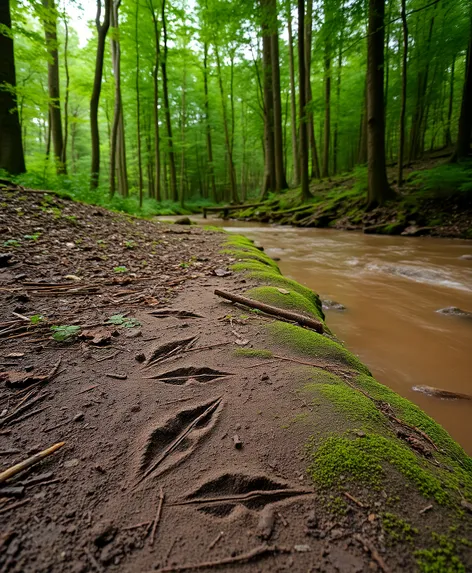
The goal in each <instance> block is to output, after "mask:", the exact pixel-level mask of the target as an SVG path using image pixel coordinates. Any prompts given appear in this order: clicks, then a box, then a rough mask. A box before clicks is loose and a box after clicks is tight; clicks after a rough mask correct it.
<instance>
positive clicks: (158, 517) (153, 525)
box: [151, 487, 165, 545]
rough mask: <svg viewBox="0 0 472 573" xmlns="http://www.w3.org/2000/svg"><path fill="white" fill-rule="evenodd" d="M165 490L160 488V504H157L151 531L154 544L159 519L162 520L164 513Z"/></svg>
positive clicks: (152, 543)
mask: <svg viewBox="0 0 472 573" xmlns="http://www.w3.org/2000/svg"><path fill="white" fill-rule="evenodd" d="M164 498H165V495H164V491H163V490H162V487H161V488H160V490H159V504H158V506H157V511H156V517H155V518H154V523H153V524H152V531H151V545H154V538H155V537H156V531H157V526H158V525H159V521H160V520H161V515H162V505H163V504H164Z"/></svg>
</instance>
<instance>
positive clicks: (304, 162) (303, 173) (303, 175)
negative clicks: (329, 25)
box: [298, 0, 311, 201]
mask: <svg viewBox="0 0 472 573" xmlns="http://www.w3.org/2000/svg"><path fill="white" fill-rule="evenodd" d="M308 1H309V2H311V0H308ZM305 73H306V65H305V0H298V77H299V81H298V92H299V114H300V115H299V124H300V128H299V129H300V183H301V200H302V201H306V200H307V199H309V198H310V197H311V194H310V189H309V186H308V149H307V142H308V137H307V118H306V109H305V108H306V93H307V87H306V75H305Z"/></svg>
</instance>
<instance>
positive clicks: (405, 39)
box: [397, 0, 408, 188]
mask: <svg viewBox="0 0 472 573" xmlns="http://www.w3.org/2000/svg"><path fill="white" fill-rule="evenodd" d="M401 18H402V30H403V54H402V89H401V94H402V102H401V111H400V141H399V151H398V177H397V181H398V187H399V188H401V187H402V185H403V157H404V152H405V115H406V95H407V94H406V87H407V72H408V68H407V65H408V23H407V20H406V0H401Z"/></svg>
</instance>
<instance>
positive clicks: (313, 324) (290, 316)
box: [214, 289, 324, 334]
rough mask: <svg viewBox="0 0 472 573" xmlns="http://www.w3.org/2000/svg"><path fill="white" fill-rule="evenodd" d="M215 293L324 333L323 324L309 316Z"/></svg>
mask: <svg viewBox="0 0 472 573" xmlns="http://www.w3.org/2000/svg"><path fill="white" fill-rule="evenodd" d="M214 293H215V294H216V296H219V297H221V298H224V299H226V300H229V301H231V302H235V303H238V304H242V305H244V306H248V307H249V308H257V309H258V310H261V311H262V312H265V313H266V314H271V315H273V316H278V317H282V318H285V319H286V320H290V321H292V322H297V323H298V324H301V325H302V326H307V327H308V328H312V329H313V330H315V331H316V332H319V333H320V334H322V333H323V332H324V327H323V324H322V323H321V322H320V321H319V320H316V319H314V318H309V317H307V316H303V315H302V314H298V313H296V312H291V311H289V310H284V309H281V308H277V307H276V306H271V305H269V304H264V303H263V302H258V301H255V300H252V299H250V298H247V297H245V296H240V295H238V294H232V293H229V292H224V291H222V290H218V289H216V290H215V291H214Z"/></svg>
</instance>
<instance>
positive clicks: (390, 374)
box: [192, 217, 472, 455]
mask: <svg viewBox="0 0 472 573" xmlns="http://www.w3.org/2000/svg"><path fill="white" fill-rule="evenodd" d="M192 218H193V217H192ZM195 219H198V217H195ZM207 223H208V224H212V225H220V226H221V225H223V226H224V228H225V229H226V230H227V231H229V232H235V233H242V234H244V235H246V236H247V237H249V238H251V239H254V240H255V241H256V243H258V244H261V245H263V246H264V248H265V252H266V253H267V254H268V255H269V256H271V257H274V258H275V257H279V258H280V261H278V265H279V267H280V270H281V271H282V273H283V274H284V275H285V276H287V277H290V278H293V279H295V280H296V281H298V282H300V283H302V284H304V285H306V286H308V287H310V288H311V289H313V290H314V291H316V292H318V293H319V294H320V296H321V298H322V299H330V300H333V301H336V302H339V303H341V304H343V305H344V306H345V307H346V310H344V311H337V310H326V311H325V313H326V319H327V322H328V325H329V326H330V328H331V329H332V330H333V331H334V332H335V333H336V335H337V336H338V337H339V338H340V339H341V340H343V341H344V342H345V343H346V346H347V347H348V348H349V349H350V350H351V351H352V352H354V353H356V354H357V355H358V356H359V357H360V358H361V360H362V361H363V362H365V363H366V364H367V365H368V366H369V368H370V370H371V371H372V373H373V375H374V376H375V377H376V378H377V380H378V381H379V382H381V383H383V384H385V385H386V386H389V387H390V388H392V389H393V390H395V391H396V392H398V393H399V394H401V395H402V396H405V397H406V398H408V399H410V400H411V401H412V402H415V403H416V404H418V405H419V406H420V407H421V408H422V409H423V410H425V411H426V412H427V413H428V414H429V415H430V416H432V417H433V418H434V419H436V420H437V421H438V422H439V423H440V424H442V425H443V426H444V427H445V428H446V429H447V430H448V431H449V433H450V434H451V435H452V436H453V437H454V438H455V439H456V440H457V441H458V442H459V443H460V444H462V446H463V447H464V449H465V450H466V451H467V452H468V453H469V454H470V455H472V400H446V399H440V398H437V397H432V396H428V395H426V394H424V393H421V392H417V391H415V390H413V388H414V387H415V386H422V385H426V386H433V387H436V388H441V389H443V390H449V391H452V392H460V393H463V394H470V395H471V396H472V318H465V317H457V316H447V315H443V314H439V313H437V312H436V311H437V310H438V309H441V308H444V307H449V306H455V307H459V308H461V309H463V310H468V311H470V312H472V260H467V259H461V258H460V257H461V256H462V255H472V242H471V241H460V240H452V239H451V240H449V239H431V238H407V237H398V236H381V235H364V234H361V233H349V232H346V231H335V230H323V229H298V228H293V227H285V226H284V227H282V226H269V225H262V224H261V225H259V224H257V223H242V222H240V221H221V220H219V219H208V221H207Z"/></svg>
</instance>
